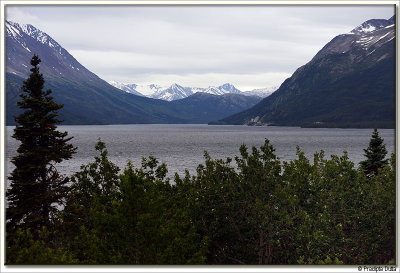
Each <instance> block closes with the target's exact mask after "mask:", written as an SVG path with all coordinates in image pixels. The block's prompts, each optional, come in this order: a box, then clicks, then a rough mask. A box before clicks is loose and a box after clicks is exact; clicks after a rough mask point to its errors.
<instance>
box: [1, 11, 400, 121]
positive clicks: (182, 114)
mask: <svg viewBox="0 0 400 273" xmlns="http://www.w3.org/2000/svg"><path fill="white" fill-rule="evenodd" d="M5 34H6V57H7V60H6V124H7V125H14V124H15V121H14V116H16V115H17V114H18V113H19V112H20V109H18V107H17V104H16V102H17V101H18V100H19V94H20V92H21V86H22V82H23V81H24V79H26V77H27V75H29V60H30V59H31V57H32V55H33V53H36V54H38V55H39V57H40V58H41V59H42V63H41V65H40V71H41V73H43V75H44V78H45V81H46V86H45V87H46V88H49V89H51V90H52V91H53V93H52V95H53V97H54V99H55V101H57V102H58V103H62V104H64V108H63V109H62V110H61V111H60V118H61V119H63V120H65V122H64V124H146V123H147V124H155V123H159V124H167V123H171V124H172V123H178V124H188V123H209V124H235V125H244V124H245V125H280V126H302V127H360V128H370V127H379V128H394V127H395V98H396V77H395V76H396V75H395V71H396V70H395V65H396V54H395V53H396V52H395V46H396V39H395V19H394V17H392V18H390V19H388V20H385V19H372V20H369V21H366V22H364V23H363V24H361V25H360V26H358V27H356V28H354V29H353V30H352V31H350V32H349V33H347V34H340V35H338V36H336V37H335V38H334V39H332V40H331V41H330V42H329V43H328V44H326V45H325V46H324V47H323V48H322V49H321V50H320V51H319V52H317V54H316V55H315V56H314V58H312V60H311V61H310V62H308V63H307V64H305V65H303V66H301V67H299V68H298V69H297V70H296V71H295V73H294V74H293V75H292V76H291V77H290V78H288V79H286V80H285V81H284V82H283V83H282V84H281V85H280V86H279V87H273V88H263V89H255V90H250V91H241V90H238V89H237V88H236V87H235V86H233V85H232V84H229V83H226V84H223V85H221V86H210V87H208V88H199V87H184V86H181V85H179V84H173V85H172V86H169V87H165V86H164V87H163V86H159V85H157V84H151V85H140V84H134V83H130V84H125V83H119V82H116V81H110V82H106V81H104V80H103V79H101V78H99V77H98V76H97V75H95V74H94V73H92V72H91V71H89V70H88V69H87V68H85V67H84V66H83V65H81V64H80V63H79V61H78V60H76V59H75V58H74V57H73V56H72V55H71V54H70V53H69V52H68V51H67V50H66V49H64V48H63V47H62V46H61V45H60V44H59V43H58V42H57V41H55V40H54V39H53V38H51V37H50V36H49V35H47V34H46V33H45V32H43V31H42V30H39V29H37V28H35V27H34V26H32V25H22V24H18V23H15V22H10V21H7V22H6V33H5Z"/></svg>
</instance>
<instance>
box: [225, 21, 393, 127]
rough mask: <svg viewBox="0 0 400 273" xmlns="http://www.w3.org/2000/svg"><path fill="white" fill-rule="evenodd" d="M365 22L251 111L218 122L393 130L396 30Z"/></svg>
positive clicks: (387, 23) (385, 23)
mask: <svg viewBox="0 0 400 273" xmlns="http://www.w3.org/2000/svg"><path fill="white" fill-rule="evenodd" d="M392 22H393V18H391V19H389V20H369V21H367V22H365V23H364V24H362V25H361V26H359V27H357V28H356V29H354V30H353V31H352V32H351V33H349V34H343V35H339V36H337V37H335V38H334V39H333V40H332V41H331V42H329V43H328V44H327V45H326V46H325V47H324V48H323V49H321V50H320V51H319V52H318V54H317V55H316V56H315V57H314V58H313V59H312V60H311V61H310V62H309V63H308V64H306V65H304V66H302V67H300V68H299V69H297V71H296V72H295V73H294V74H293V75H292V77H290V78H289V79H287V80H285V82H284V83H283V84H282V85H281V86H280V88H279V89H278V90H277V91H276V92H274V93H273V94H272V95H271V96H269V97H267V98H265V99H264V100H262V101H261V102H260V103H259V104H257V105H255V106H254V107H252V108H250V109H248V110H245V111H243V112H241V113H238V114H235V115H232V116H230V117H227V118H225V119H223V120H221V121H219V122H218V123H220V124H250V125H252V124H272V125H286V126H317V127H390V128H394V126H395V88H396V87H395V39H394V38H395V28H394V25H393V24H391V23H392Z"/></svg>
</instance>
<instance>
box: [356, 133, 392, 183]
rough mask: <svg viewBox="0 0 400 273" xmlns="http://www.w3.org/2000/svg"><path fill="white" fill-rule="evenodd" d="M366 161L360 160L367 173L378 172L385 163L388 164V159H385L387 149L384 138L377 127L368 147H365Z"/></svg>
mask: <svg viewBox="0 0 400 273" xmlns="http://www.w3.org/2000/svg"><path fill="white" fill-rule="evenodd" d="M364 152H365V154H364V155H365V157H366V158H367V159H366V160H364V161H361V162H360V165H361V167H362V168H363V169H364V172H365V174H367V175H371V174H372V173H373V174H375V175H376V174H377V173H378V170H379V169H380V168H382V167H383V166H384V165H387V164H388V159H385V157H386V154H387V150H386V146H385V144H383V138H381V137H380V136H379V133H378V130H377V129H376V128H375V129H374V132H373V133H372V137H371V140H370V142H369V146H368V148H367V149H364Z"/></svg>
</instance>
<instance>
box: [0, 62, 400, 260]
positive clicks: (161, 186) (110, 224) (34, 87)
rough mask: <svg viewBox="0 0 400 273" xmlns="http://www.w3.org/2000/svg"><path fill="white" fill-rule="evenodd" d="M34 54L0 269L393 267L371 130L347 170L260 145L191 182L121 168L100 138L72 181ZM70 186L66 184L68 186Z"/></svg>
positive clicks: (384, 189)
mask: <svg viewBox="0 0 400 273" xmlns="http://www.w3.org/2000/svg"><path fill="white" fill-rule="evenodd" d="M39 63H40V59H39V58H38V57H37V56H36V55H34V57H33V58H32V61H31V64H32V66H33V68H32V69H31V72H32V74H31V76H30V77H29V78H28V80H27V81H26V82H24V87H23V91H24V93H23V94H22V95H21V97H22V101H21V102H19V103H18V105H19V107H20V108H22V109H24V110H25V112H23V113H22V114H21V115H19V116H17V117H16V121H17V122H18V124H19V125H18V126H17V127H16V129H15V131H14V135H13V137H14V138H16V139H17V140H19V141H20V142H21V145H20V147H19V148H18V150H17V152H18V155H17V156H15V157H14V158H13V160H12V163H13V164H14V165H15V169H14V171H13V172H12V173H11V176H10V177H9V179H10V181H11V184H10V188H9V190H8V191H7V199H8V208H7V230H6V231H7V244H6V263H7V264H8V265H13V264H142V265H144V264H247V265H249V264H393V263H394V262H395V260H394V256H395V232H396V226H395V216H396V215H395V212H396V211H395V206H396V195H395V190H396V185H395V182H396V162H395V156H394V154H392V157H391V159H390V161H389V160H388V159H385V157H386V153H387V151H386V148H385V146H384V144H383V139H382V138H380V137H379V134H378V131H377V130H374V132H373V135H372V139H371V142H370V145H369V147H368V148H367V149H365V156H366V158H367V159H366V160H365V161H363V162H362V163H361V167H360V168H358V169H356V168H355V166H354V164H353V163H352V162H351V161H349V159H348V157H347V153H346V152H344V154H343V155H342V156H336V155H333V156H331V158H330V159H325V157H324V152H323V151H321V152H319V153H316V154H315V155H314V160H313V161H312V162H310V160H309V159H307V157H306V156H305V155H304V153H303V152H302V151H301V150H300V149H299V148H297V158H296V159H294V160H292V161H289V162H281V161H280V160H279V158H278V157H277V156H276V155H275V154H274V147H273V146H272V145H271V144H270V143H269V141H268V140H267V139H266V140H265V143H264V145H262V146H261V147H260V148H259V149H257V148H256V147H252V148H251V151H249V150H248V148H247V147H246V146H245V145H242V146H241V147H240V149H239V151H240V155H239V156H236V157H235V158H234V161H235V164H233V159H232V158H227V159H225V160H223V159H212V158H211V157H210V156H209V155H208V154H207V152H205V155H204V157H205V163H204V164H201V165H199V166H198V168H197V173H196V174H195V175H190V174H189V172H188V171H186V174H185V176H184V177H180V176H179V175H178V174H175V178H174V181H173V182H171V181H170V178H168V177H167V172H168V170H167V166H166V165H165V164H159V162H158V160H157V159H156V158H154V157H151V156H150V157H149V158H143V159H142V164H141V166H139V167H137V168H135V167H134V166H133V165H132V164H131V163H130V162H128V164H127V166H126V167H125V169H124V170H123V171H122V172H120V169H119V168H118V167H117V166H116V165H115V164H114V163H112V162H111V161H110V160H109V159H108V152H107V149H106V146H105V143H103V142H102V141H101V140H100V139H99V141H98V142H97V144H96V146H95V149H96V151H97V155H96V156H95V158H94V161H93V162H92V163H89V164H87V165H84V166H81V169H80V171H78V172H76V173H75V174H74V175H72V177H71V180H69V178H68V177H63V176H62V175H60V174H59V173H58V171H57V170H56V168H55V167H54V163H58V162H60V161H62V160H64V159H69V158H71V156H72V154H73V153H74V151H75V148H73V147H72V145H70V144H68V143H67V142H68V141H69V140H70V138H67V133H61V132H58V131H57V130H56V124H57V123H59V122H60V120H58V119H57V118H56V117H57V110H59V109H61V107H62V105H59V104H56V103H55V102H54V101H53V99H52V97H50V96H49V95H50V94H51V91H50V90H48V91H43V85H44V80H43V77H42V75H41V74H40V73H39V68H38V64H39ZM69 181H71V183H69Z"/></svg>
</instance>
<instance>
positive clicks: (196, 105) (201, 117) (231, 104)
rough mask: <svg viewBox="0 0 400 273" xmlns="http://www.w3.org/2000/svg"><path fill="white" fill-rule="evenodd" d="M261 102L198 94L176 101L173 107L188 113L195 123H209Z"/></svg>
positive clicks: (239, 97) (245, 97)
mask: <svg viewBox="0 0 400 273" xmlns="http://www.w3.org/2000/svg"><path fill="white" fill-rule="evenodd" d="M260 100H261V98H260V97H256V96H244V95H240V94H233V93H230V94H224V95H213V94H209V93H202V92H198V93H195V94H193V95H191V96H189V97H187V98H184V99H180V100H175V101H172V102H171V105H173V106H174V107H175V109H177V110H178V109H179V110H181V111H184V112H185V113H187V116H186V117H187V118H189V119H190V120H192V121H193V122H194V123H208V122H210V121H215V120H218V119H221V118H223V117H226V116H228V115H232V114H234V113H237V112H240V111H242V110H244V109H248V108H250V107H252V106H254V105H255V104H256V103H258V102H259V101H260Z"/></svg>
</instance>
